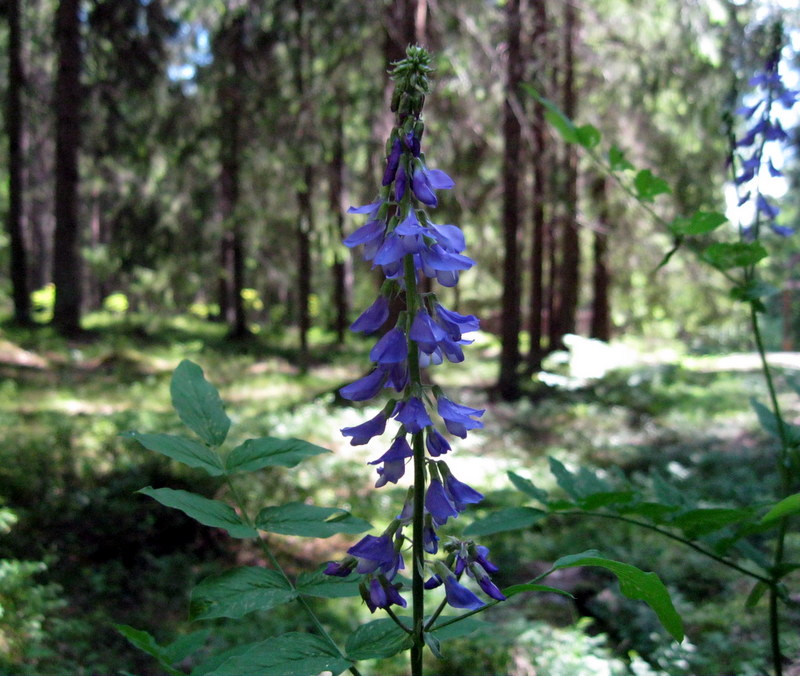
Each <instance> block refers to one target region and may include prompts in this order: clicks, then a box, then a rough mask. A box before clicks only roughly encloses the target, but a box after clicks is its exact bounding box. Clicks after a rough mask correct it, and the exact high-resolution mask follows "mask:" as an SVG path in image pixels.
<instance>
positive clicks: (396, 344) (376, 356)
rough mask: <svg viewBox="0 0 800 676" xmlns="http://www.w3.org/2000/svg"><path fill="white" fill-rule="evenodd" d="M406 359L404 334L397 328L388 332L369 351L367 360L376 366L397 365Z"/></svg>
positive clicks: (406, 348) (406, 350) (406, 347)
mask: <svg viewBox="0 0 800 676" xmlns="http://www.w3.org/2000/svg"><path fill="white" fill-rule="evenodd" d="M406 357H408V345H407V344H406V334H405V333H403V332H402V331H401V330H400V329H398V328H397V327H395V328H393V329H392V330H391V331H388V332H387V333H386V334H385V335H384V336H383V338H381V339H380V340H379V341H378V342H377V343H375V347H373V348H372V350H370V353H369V358H370V359H371V360H372V361H374V362H375V363H377V364H397V363H398V362H401V361H404V360H405V359H406Z"/></svg>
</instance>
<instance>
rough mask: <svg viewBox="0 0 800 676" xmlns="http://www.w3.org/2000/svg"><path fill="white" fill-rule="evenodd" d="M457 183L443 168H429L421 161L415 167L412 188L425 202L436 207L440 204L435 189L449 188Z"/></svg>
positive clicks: (415, 194)
mask: <svg viewBox="0 0 800 676" xmlns="http://www.w3.org/2000/svg"><path fill="white" fill-rule="evenodd" d="M454 185H455V183H454V182H453V179H452V178H450V177H449V176H448V175H447V174H445V173H444V172H443V171H442V170H441V169H428V168H427V167H426V166H425V165H423V164H422V163H421V162H419V163H417V164H416V166H415V167H414V171H413V174H412V176H411V190H412V191H413V193H414V196H415V197H416V198H417V199H418V200H419V201H420V202H422V203H423V204H427V205H428V206H429V207H435V206H436V205H437V204H438V200H437V199H436V193H435V192H434V190H449V189H450V188H452V187H453V186H454Z"/></svg>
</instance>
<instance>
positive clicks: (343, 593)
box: [296, 566, 361, 599]
mask: <svg viewBox="0 0 800 676" xmlns="http://www.w3.org/2000/svg"><path fill="white" fill-rule="evenodd" d="M324 570H325V566H323V567H322V568H320V569H319V570H315V571H314V572H311V573H300V575H299V576H298V578H297V583H296V588H297V592H298V593H299V594H305V595H306V596H318V597H320V598H323V599H339V598H345V597H347V596H358V595H359V591H358V583H359V581H360V580H361V576H360V575H351V576H349V577H335V576H333V575H325V573H324V572H323V571H324Z"/></svg>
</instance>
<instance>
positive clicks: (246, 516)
mask: <svg viewBox="0 0 800 676" xmlns="http://www.w3.org/2000/svg"><path fill="white" fill-rule="evenodd" d="M225 482H226V483H227V484H228V489H229V490H230V492H231V495H232V496H233V501H234V502H235V503H236V506H237V507H238V508H239V513H240V514H241V516H242V519H244V521H245V523H246V524H247V525H248V526H250V527H251V528H253V529H255V528H256V525H255V522H254V521H253V519H251V518H250V515H249V514H248V513H247V510H246V509H245V504H244V500H242V498H241V496H240V495H239V491H237V490H236V486H235V485H234V483H233V481H231V478H230V476H227V475H226V476H225ZM257 540H258V544H259V547H261V551H262V552H264V555H265V556H266V557H267V558H268V559H269V561H270V563H271V564H272V566H273V567H274V568H275V570H276V571H277V572H278V573H279V574H280V575H281V577H283V579H284V580H286V584H288V585H289V587H291V589H292V590H294V591H297V587H295V585H294V582H293V581H292V580H291V578H290V577H289V576H288V575H287V574H286V571H285V570H284V569H283V567H282V566H281V564H280V563H279V562H278V559H276V558H275V555H274V554H273V553H272V550H271V549H270V548H269V544H268V543H267V541H266V540H265V539H264V538H262V537H258V538H257ZM296 598H297V601H298V602H299V603H300V605H301V606H303V609H304V610H305V611H306V614H307V615H308V617H309V619H310V620H311V622H312V624H313V625H314V626H315V627H316V629H317V631H318V632H319V633H320V635H321V636H322V637H323V638H324V639H325V640H326V641H327V642H328V643H329V644H330V645H331V646H332V647H333V648H334V649H335V650H336V652H337V653H339V656H340V657H341V658H342V659H345V660H348V658H347V656H346V655H345V654H344V653H343V652H342V651H341V649H340V648H339V646H338V645H336V641H334V640H333V638H332V637H331V635H330V634H329V633H328V630H327V629H325V627H324V626H323V625H322V622H320V620H319V618H318V617H317V615H316V613H315V612H314V611H313V609H312V608H311V606H309V605H308V601H306V599H305V598H304V597H303V595H302V594H298V595H297V597H296ZM348 661H349V660H348ZM349 671H350V673H351V674H353V676H361V672H360V671H359V670H358V669H357V668H356V666H355V665H352V666H351V667H350V669H349Z"/></svg>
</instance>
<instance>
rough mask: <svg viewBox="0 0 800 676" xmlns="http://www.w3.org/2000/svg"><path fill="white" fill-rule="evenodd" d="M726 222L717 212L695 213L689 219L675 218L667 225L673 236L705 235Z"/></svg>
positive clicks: (723, 216)
mask: <svg viewBox="0 0 800 676" xmlns="http://www.w3.org/2000/svg"><path fill="white" fill-rule="evenodd" d="M727 220H728V219H727V218H725V215H724V214H721V213H719V212H717V211H697V212H695V213H694V214H692V216H691V218H683V217H678V218H676V219H675V220H674V221H672V223H670V224H669V229H670V230H671V231H672V233H673V234H675V235H705V234H706V233H709V232H713V231H714V230H716V229H717V228H718V227H719V226H720V225H722V224H723V223H725V222H727Z"/></svg>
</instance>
